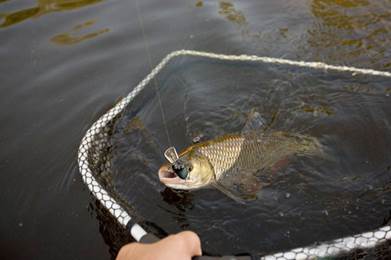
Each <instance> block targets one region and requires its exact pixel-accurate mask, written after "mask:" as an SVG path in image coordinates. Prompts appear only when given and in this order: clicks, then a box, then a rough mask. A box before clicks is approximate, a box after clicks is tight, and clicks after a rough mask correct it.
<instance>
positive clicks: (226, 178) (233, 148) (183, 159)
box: [158, 130, 322, 201]
mask: <svg viewBox="0 0 391 260" xmlns="http://www.w3.org/2000/svg"><path fill="white" fill-rule="evenodd" d="M321 149H322V148H321V144H320V143H319V141H318V140H317V139H316V138H314V137H312V136H308V135H304V134H299V133H289V132H284V131H271V130H270V131H253V132H247V133H241V134H228V135H224V136H220V137H217V138H215V139H212V140H208V141H203V142H199V143H196V144H193V145H191V146H189V147H188V148H186V149H184V150H183V151H181V152H180V153H179V155H174V156H171V157H173V158H175V157H177V158H176V159H175V160H174V159H172V160H170V162H168V163H164V164H163V165H162V166H161V167H160V169H159V171H158V176H159V180H160V182H162V183H163V184H164V185H166V186H167V187H169V188H173V189H176V190H194V189H200V188H204V187H208V186H213V187H215V188H217V189H219V190H220V191H222V192H223V193H224V194H226V195H227V196H229V197H231V198H232V199H234V200H236V201H243V200H252V199H255V198H256V194H257V193H258V192H259V190H260V189H261V188H262V185H263V183H262V180H261V179H262V176H264V175H268V174H271V173H272V172H273V171H275V169H278V168H279V167H277V166H279V165H281V164H282V163H283V162H288V163H289V160H287V159H288V158H290V157H292V156H303V155H307V156H310V155H314V154H316V153H317V151H320V150H321ZM174 151H175V149H174ZM174 153H176V151H175V152H174Z"/></svg>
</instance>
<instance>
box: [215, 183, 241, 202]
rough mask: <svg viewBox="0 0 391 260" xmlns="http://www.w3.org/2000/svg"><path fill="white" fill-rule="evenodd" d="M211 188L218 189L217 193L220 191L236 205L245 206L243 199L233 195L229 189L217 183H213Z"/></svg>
mask: <svg viewBox="0 0 391 260" xmlns="http://www.w3.org/2000/svg"><path fill="white" fill-rule="evenodd" d="M212 186H213V187H214V188H216V189H218V190H219V191H221V192H222V193H224V194H225V195H226V196H227V197H229V198H231V199H233V200H234V201H236V202H237V203H240V204H245V200H244V199H242V198H241V197H239V196H237V195H235V194H234V193H233V192H232V191H230V190H229V189H227V188H226V187H224V186H223V185H221V184H219V183H218V182H213V183H212Z"/></svg>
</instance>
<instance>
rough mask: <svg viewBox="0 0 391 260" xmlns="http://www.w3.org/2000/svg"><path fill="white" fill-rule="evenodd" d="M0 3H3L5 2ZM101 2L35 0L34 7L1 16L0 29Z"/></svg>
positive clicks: (86, 0)
mask: <svg viewBox="0 0 391 260" xmlns="http://www.w3.org/2000/svg"><path fill="white" fill-rule="evenodd" d="M0 1H2V2H4V1H6V0H0ZM101 1H102V0H37V5H36V6H34V7H31V8H27V9H22V10H18V11H15V12H10V13H5V14H1V16H2V17H3V21H2V22H1V23H0V28H4V27H9V26H12V25H15V24H18V23H21V22H23V21H25V20H28V19H31V18H36V17H39V16H42V15H45V14H48V13H52V12H61V11H70V10H74V9H79V8H82V7H85V6H89V5H93V4H97V3H99V2H101Z"/></svg>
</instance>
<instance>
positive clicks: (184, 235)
mask: <svg viewBox="0 0 391 260" xmlns="http://www.w3.org/2000/svg"><path fill="white" fill-rule="evenodd" d="M175 236H177V237H178V240H180V241H183V243H184V246H185V247H186V248H187V250H188V253H189V254H190V255H192V256H200V255H202V250H201V240H200V238H199V236H198V235H197V234H196V233H194V232H192V231H183V232H180V233H178V234H176V235H175Z"/></svg>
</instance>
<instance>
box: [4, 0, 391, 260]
mask: <svg viewBox="0 0 391 260" xmlns="http://www.w3.org/2000/svg"><path fill="white" fill-rule="evenodd" d="M137 3H138V6H137ZM390 17H391V16H390V2H389V1H386V0H383V1H381V0H376V1H354V2H353V1H329V0H327V1H326V0H323V1H321V0H318V1H315V0H314V1H301V0H298V1H282V0H281V1H246V2H240V1H175V0H173V1H168V2H167V1H166V2H164V3H162V1H150V0H148V1H139V2H137V1H85V0H84V1H82V0H80V1H77V0H72V1H63V0H62V1H58V0H57V1H47V0H46V1H33V0H21V1H16V0H6V1H0V39H1V41H0V57H1V58H2V59H1V60H2V62H1V63H0V82H1V87H0V123H1V126H2V127H1V128H0V144H1V149H0V169H1V173H2V174H1V175H0V176H1V177H0V181H1V183H2V184H3V186H2V189H1V191H0V201H1V204H2V205H3V209H4V210H3V212H4V214H1V217H0V239H1V241H2V243H1V246H0V249H1V250H0V252H1V253H0V254H1V256H2V257H3V258H5V259H26V258H40V259H53V258H57V259H78V258H83V259H84V258H94V259H108V258H110V257H111V255H114V254H115V250H116V246H115V236H110V235H108V233H110V232H107V225H108V223H107V219H104V218H101V217H99V216H100V215H99V214H98V219H97V218H96V211H95V200H94V199H93V198H92V197H91V196H90V195H89V193H88V190H87V189H86V187H85V186H84V184H83V183H82V181H81V178H80V175H79V173H78V171H77V165H76V153H77V147H78V145H79V142H80V140H81V138H82V136H83V134H84V133H85V131H86V130H87V129H88V127H89V126H90V125H91V124H92V123H93V122H94V121H95V120H96V119H97V118H98V117H99V116H100V115H101V114H103V113H104V112H105V111H106V110H107V109H108V108H109V107H111V106H112V105H113V104H114V103H115V102H116V101H117V100H118V98H119V97H121V96H124V95H126V94H127V93H128V92H129V91H130V90H131V89H132V88H133V87H134V86H135V85H136V84H137V83H138V82H139V81H140V80H141V79H142V78H143V77H144V76H145V75H146V74H147V73H148V72H149V71H150V62H149V61H148V58H147V57H148V53H147V51H146V45H147V46H148V47H149V54H150V56H151V64H152V65H153V64H156V63H157V62H158V61H159V60H161V59H162V58H163V57H164V56H165V55H166V54H167V53H169V52H171V51H173V50H177V49H182V48H188V49H196V50H203V51H213V52H221V53H230V54H242V53H246V54H257V55H265V56H273V57H285V58H290V59H298V60H307V61H324V62H327V63H330V64H337V65H338V64H340V65H352V66H357V67H367V68H373V69H379V70H387V71H389V70H390V49H389V46H390V39H391V37H390V32H391V27H390V19H391V18H390ZM140 21H141V23H142V24H143V29H144V32H145V38H144V37H143V35H142V27H140ZM198 69H199V70H200V68H198ZM189 71H191V69H190V70H189ZM295 73H296V72H295ZM278 75H279V76H278V77H280V74H278ZM306 75H307V74H306ZM281 77H283V75H281ZM314 78H315V76H314ZM315 79H316V78H315ZM327 79H328V78H327ZM209 83H210V82H209ZM372 83H373V81H372V79H369V80H368V82H367V83H362V84H359V85H351V86H350V87H349V89H350V91H351V92H356V96H355V98H354V99H353V100H354V102H353V100H352V101H351V102H346V104H350V105H351V106H350V107H347V108H346V109H347V110H349V109H350V110H351V111H352V112H354V113H356V114H359V115H364V114H365V119H362V118H361V117H360V118H361V119H360V118H356V119H355V120H356V121H355V122H357V120H358V121H360V120H364V121H363V122H370V123H371V124H372V125H370V126H371V130H370V132H371V133H373V135H372V136H373V138H374V142H369V141H368V143H364V144H363V145H362V146H360V147H359V148H357V149H355V151H356V150H357V151H356V152H357V153H358V154H361V156H363V154H365V152H366V151H367V150H366V148H367V147H368V146H369V147H370V148H369V149H370V150H368V151H373V150H375V149H377V148H376V147H374V146H377V145H378V146H379V147H380V148H384V145H385V144H386V143H387V140H389V139H385V141H383V142H381V140H382V139H381V137H382V136H387V134H385V133H384V132H385V129H388V128H387V127H388V126H386V124H388V122H389V121H387V120H388V118H389V117H387V116H389V112H387V111H390V110H384V109H386V108H387V104H388V103H387V104H384V99H383V98H385V97H384V96H381V95H384V91H386V90H385V89H384V88H385V87H386V86H387V85H388V86H389V82H386V85H384V84H383V83H381V84H380V83H379V85H380V87H378V86H376V87H373V85H372ZM193 84H194V82H193ZM373 84H377V83H373ZM177 86H179V85H177ZM174 87H175V86H174ZM231 87H232V86H231ZM378 88H380V89H382V91H383V92H381V93H382V94H379V93H375V94H373V93H372V92H373V91H375V90H376V89H378ZM201 89H204V90H205V89H207V88H201ZM324 91H325V92H323V93H325V94H327V93H329V92H328V91H330V90H327V91H326V90H324ZM196 94H197V93H196ZM197 95H198V96H200V95H201V93H199V94H197ZM197 95H193V98H194V97H197ZM303 95H304V94H303ZM346 95H347V94H346ZM349 95H352V96H354V95H353V94H349ZM371 95H373V97H371V98H369V97H368V96H371ZM271 96H272V97H273V95H271ZM277 96H278V95H277ZM281 96H282V95H281ZM325 99H326V100H325ZM330 99H331V100H330ZM222 100H225V99H220V98H219V101H222ZM311 100H312V99H311ZM331 101H333V98H332V97H330V96H327V95H326V96H325V95H323V94H322V95H321V94H319V96H318V97H317V98H315V99H314V101H313V102H318V103H316V104H312V103H311V104H310V105H311V106H305V107H304V110H307V111H308V112H306V113H304V112H303V111H302V110H299V111H301V112H300V113H303V115H308V116H309V117H310V116H311V115H312V114H318V115H319V116H323V117H326V118H330V119H329V120H337V118H338V115H339V113H338V111H339V110H338V109H336V108H335V107H334V106H332V105H333V102H331ZM337 101H338V102H340V103H341V102H342V101H341V100H338V99H337V100H336V101H335V102H337ZM368 101H370V104H372V105H373V103H374V102H375V103H376V106H375V105H373V106H371V107H376V108H377V109H376V110H370V109H369V110H368V109H367V104H368ZM306 102H307V103H308V102H309V101H306ZM338 102H337V104H340V103H338ZM165 103H166V104H169V103H167V102H165ZM269 103H271V101H270V102H269ZM329 103H332V105H330V104H329ZM377 103H379V104H377ZM216 104H217V103H216ZM324 104H329V107H327V106H324ZM344 104H345V103H344ZM280 105H281V104H279V103H276V104H275V107H274V108H270V107H268V109H269V112H272V111H276V109H277V108H278V107H279V106H280ZM296 105H297V104H296ZM358 106H359V107H360V109H359V110H358V111H357V109H358ZM287 107H289V106H287ZM181 108H182V106H181ZM265 108H266V107H265ZM154 109H155V108H154ZM189 109H190V108H189ZM181 111H182V110H179V111H178V113H180V112H181ZM186 111H187V112H186V113H189V112H190V111H196V110H191V109H190V110H186ZM265 111H266V110H265ZM311 111H312V112H311ZM167 112H170V110H168V111H167ZM244 112H245V110H244V109H243V113H244ZM182 113H183V111H182ZM292 113H293V112H292ZM328 113H334V114H333V116H327V115H324V114H328ZM382 114H384V117H382V116H381V115H382ZM228 115H230V114H229V113H227V114H224V116H228ZM268 115H269V114H268V113H266V116H268ZM170 116H171V118H174V117H175V114H171V115H170ZM312 116H313V115H312ZM155 117H156V121H153V122H154V123H156V124H160V123H161V120H160V118H159V115H155ZM147 118H149V119H152V118H153V117H152V116H151V117H147ZM197 118H199V117H198V115H197V114H192V121H191V122H193V123H192V124H196V123H195V122H197V121H193V119H197ZM219 118H220V119H222V118H225V117H221V115H220V114H216V116H215V118H214V119H213V120H210V121H212V122H214V123H215V124H217V122H218V119H219ZM238 118H241V117H238ZM380 118H383V119H384V120H383V121H380ZM374 119H376V120H374ZM151 122H152V121H151ZM180 122H181V121H178V124H180ZM202 122H203V121H202V119H201V118H200V121H199V122H198V123H197V124H198V128H196V127H195V126H196V125H197V124H196V125H190V126H191V127H190V128H189V131H188V132H185V131H184V129H183V128H181V132H180V133H179V132H178V133H176V132H175V131H173V130H171V131H172V132H171V135H172V136H174V137H175V138H178V139H177V140H176V145H177V146H178V148H179V147H183V146H185V145H186V144H188V142H189V136H192V134H196V133H192V132H191V131H193V129H199V130H202V131H203V132H205V129H209V128H207V127H204V125H202V124H201V123H202ZM205 122H206V121H205ZM232 122H236V121H232ZM180 125H181V124H180ZM182 126H183V124H182ZM201 126H202V128H201ZM364 126H365V127H364ZM154 129H156V132H157V131H158V129H159V128H157V127H155V128H152V130H154ZM210 129H212V130H209V131H212V132H210V134H212V133H219V132H218V131H220V129H214V128H213V127H211V128H210ZM232 129H233V128H232ZM320 129H321V130H316V129H314V130H313V131H315V132H314V134H315V133H316V131H318V133H319V136H320V135H321V133H324V132H327V131H326V130H327V129H325V128H322V127H321V128H320ZM340 129H341V130H340V131H342V129H345V130H344V131H348V129H350V130H349V133H350V132H354V133H356V135H357V136H355V137H354V136H352V137H351V138H353V139H359V138H361V137H367V131H369V130H368V125H366V124H364V125H363V127H358V126H357V124H349V123H348V122H346V124H345V125H344V127H341V128H340ZM217 130H218V131H217ZM224 130H225V131H228V130H231V129H224ZM353 130H355V131H353ZM357 130H359V131H357ZM178 131H179V130H178ZM213 131H214V132H213ZM375 133H376V134H375ZM155 134H156V133H155ZM335 134H337V133H335ZM349 135H350V134H349ZM210 136H212V135H210ZM174 137H173V139H174ZM155 138H156V139H157V140H158V141H159V142H161V147H159V148H164V147H165V146H166V143H165V142H166V137H165V136H164V134H161V135H160V132H159V135H157V136H156V137H155ZM180 138H181V140H179V139H180ZM332 140H333V139H332V138H331V137H330V139H329V141H330V142H332ZM365 140H367V139H365ZM363 142H364V141H363ZM347 147H349V146H347ZM157 154H159V153H157ZM344 154H345V155H347V154H349V151H348V150H346V151H344ZM370 155H371V156H370V157H369V166H365V164H363V166H362V168H360V167H361V165H360V164H357V165H356V166H354V167H353V168H354V169H358V170H360V169H361V170H362V171H364V170H365V169H367V170H368V171H365V172H367V173H368V172H369V170H370V169H372V170H373V171H375V170H376V172H377V173H379V174H380V173H381V170H382V169H384V167H383V166H385V164H386V163H387V162H388V161H387V160H386V159H387V158H382V157H381V156H380V155H379V154H378V153H371V154H370ZM159 156H161V155H159ZM354 156H356V155H354ZM159 158H160V157H159ZM155 159H156V158H155ZM157 165H158V162H157V159H156V161H153V162H151V164H150V167H151V168H155V167H152V166H157ZM345 167H346V169H347V172H348V173H349V176H352V175H353V170H352V169H353V168H351V167H352V166H351V165H346V166H345ZM377 167H378V168H377ZM144 170H145V169H144ZM361 170H360V171H361ZM154 171H155V169H154V170H153V172H154ZM371 176H372V175H371ZM144 181H145V180H144ZM280 181H283V180H280ZM362 182H364V181H362ZM276 183H278V182H276ZM156 185H158V184H156ZM384 185H385V184H384ZM364 186H365V183H359V185H358V186H357V189H365V188H364ZM376 187H377V186H373V188H374V189H375V190H376ZM160 189H162V187H161V186H157V187H156V190H160ZM197 194H198V193H197ZM207 194H210V195H205V196H211V197H213V198H218V199H219V200H220V199H221V200H225V198H224V197H219V194H218V193H215V192H213V191H209V192H208V193H207ZM168 195H170V193H168ZM166 196H167V195H166ZM196 196H198V195H196ZM200 196H204V195H200ZM162 198H165V196H162V195H160V194H159V193H157V194H156V195H153V196H152V195H151V197H150V200H151V201H152V202H156V201H161V199H162ZM173 198H177V199H178V197H177V195H175V194H174V195H173ZM179 198H181V197H179ZM155 199H156V200H155ZM172 200H173V199H170V200H169V201H170V203H172ZM178 200H179V201H178V203H174V204H170V203H168V202H167V205H169V207H174V208H175V207H176V206H175V205H182V206H178V207H185V206H184V205H186V203H184V202H181V201H180V199H178ZM184 200H185V202H186V201H187V200H188V198H187V197H184ZM204 200H206V198H204ZM380 202H381V201H380ZM161 203H163V202H161ZM192 203H193V200H189V204H190V205H191V204H192ZM143 205H147V204H143ZM163 205H164V204H163ZM200 205H201V204H200ZM89 209H90V210H89ZM140 210H141V211H142V210H143V208H140ZM144 210H148V209H144ZM149 210H150V209H149ZM178 211H179V210H178ZM179 212H180V211H179ZM182 212H183V211H182ZM329 213H330V212H329ZM219 214H220V213H219ZM330 214H332V213H330ZM149 215H150V216H151V218H153V217H154V216H153V215H152V214H149ZM155 217H156V216H155ZM349 219H350V218H349ZM378 221H379V220H378ZM159 223H163V224H164V225H166V226H168V227H166V229H167V231H171V230H179V229H180V228H179V227H178V226H175V225H174V224H170V223H171V221H170V219H168V218H167V221H166V222H164V221H159ZM195 223H199V225H201V226H202V225H204V224H202V223H204V222H202V219H199V220H197V221H196V222H195ZM211 226H212V227H213V225H211ZM232 226H235V225H232ZM235 227H237V228H238V229H240V228H242V226H240V225H237V226H235ZM352 228H353V230H354V227H352ZM229 231H231V230H229ZM354 231H355V230H354ZM221 232H223V231H221ZM209 234H211V235H210V236H209V237H208V238H207V239H206V240H205V242H206V243H209V242H208V241H212V240H213V234H216V235H217V234H219V233H218V232H216V233H214V232H210V233H209ZM330 236H331V235H330ZM113 237H114V239H113ZM204 237H205V236H204ZM118 240H121V239H119V238H118ZM125 240H126V239H125ZM215 240H217V238H216V239H215ZM121 241H122V240H121ZM121 241H120V242H119V243H118V241H117V245H118V244H120V243H121ZM288 244H289V245H291V244H292V243H291V242H289V243H288V242H287V243H286V244H285V245H288ZM206 246H207V248H209V249H210V250H211V251H212V250H213V248H216V249H219V248H223V247H224V245H222V244H221V245H218V246H213V248H212V246H210V247H208V244H207V245H206ZM235 250H238V249H237V248H235Z"/></svg>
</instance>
